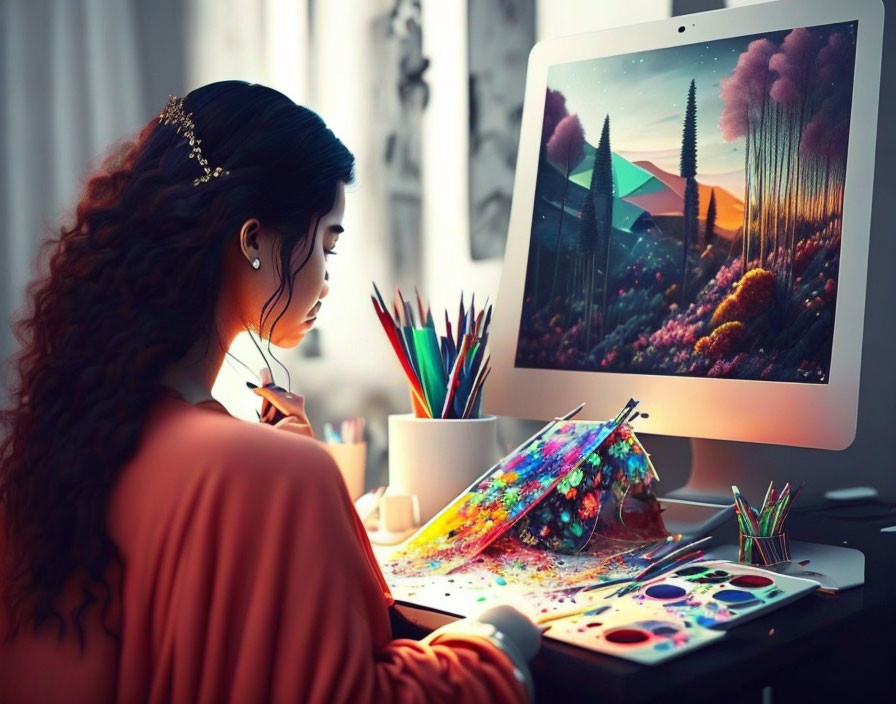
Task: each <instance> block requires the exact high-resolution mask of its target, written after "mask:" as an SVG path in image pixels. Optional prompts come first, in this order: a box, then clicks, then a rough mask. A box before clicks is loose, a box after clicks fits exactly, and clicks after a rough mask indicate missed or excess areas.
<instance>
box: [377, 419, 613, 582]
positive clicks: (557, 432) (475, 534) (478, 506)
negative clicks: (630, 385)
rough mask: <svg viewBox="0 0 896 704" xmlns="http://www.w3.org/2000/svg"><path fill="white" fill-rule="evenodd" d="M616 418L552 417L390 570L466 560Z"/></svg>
mask: <svg viewBox="0 0 896 704" xmlns="http://www.w3.org/2000/svg"><path fill="white" fill-rule="evenodd" d="M618 423H619V421H618V420H614V421H608V422H606V423H576V422H574V421H556V422H554V423H552V424H549V425H548V426H546V427H545V428H544V429H543V430H542V431H541V432H539V433H538V434H536V435H535V436H534V437H533V438H531V439H530V440H528V441H527V442H526V443H524V444H523V445H522V446H520V448H517V450H515V451H514V452H513V453H511V454H510V455H508V456H507V457H505V458H504V459H502V460H501V461H500V462H498V464H496V465H495V466H494V467H492V469H490V470H489V471H488V472H486V474H485V475H483V476H482V477H481V478H480V479H479V480H477V482H476V483H475V484H473V485H472V486H471V487H470V488H469V489H467V491H466V492H465V493H463V494H461V495H460V496H459V497H458V498H457V499H455V500H454V501H453V502H452V503H451V504H450V505H449V506H448V507H447V508H445V509H443V510H442V511H441V512H440V513H439V514H437V515H436V516H435V517H434V518H433V519H432V520H431V521H430V522H429V523H427V524H426V525H425V526H423V527H422V528H421V529H420V530H419V531H418V532H417V533H416V534H415V535H414V536H413V538H412V539H411V540H410V541H409V543H408V544H407V545H406V546H405V547H404V548H403V549H401V550H400V551H399V552H397V553H396V554H395V555H393V556H392V558H391V559H390V568H391V571H392V572H394V573H396V574H404V575H419V574H424V573H432V574H445V573H448V572H450V571H451V570H453V569H455V568H457V567H460V566H461V565H464V564H466V563H467V562H469V561H470V560H472V559H473V558H474V557H476V555H478V554H479V553H481V552H482V551H483V550H484V549H485V548H487V547H488V546H489V545H490V544H492V543H493V542H494V541H495V540H496V539H497V538H499V537H500V536H501V535H503V534H504V533H505V532H506V531H507V530H508V529H509V528H510V526H511V525H513V523H515V522H516V521H517V520H518V519H519V518H521V517H522V516H523V515H525V513H526V512H527V511H529V510H530V509H531V508H532V507H533V506H535V505H536V504H537V503H538V502H539V501H541V500H542V499H543V498H544V497H545V496H546V495H547V494H548V493H549V492H550V491H551V490H552V489H554V487H555V486H556V485H557V483H558V482H559V481H560V480H561V479H563V478H564V477H565V476H567V475H568V474H569V473H570V472H572V471H573V470H575V469H576V468H577V467H579V465H581V463H582V462H583V461H584V460H585V458H586V457H588V456H589V455H590V454H591V453H592V452H593V451H594V450H596V449H597V448H598V447H599V446H600V444H601V443H603V442H604V440H606V438H607V437H608V436H609V435H610V434H611V433H612V432H613V431H614V430H615V429H616V427H617V425H618Z"/></svg>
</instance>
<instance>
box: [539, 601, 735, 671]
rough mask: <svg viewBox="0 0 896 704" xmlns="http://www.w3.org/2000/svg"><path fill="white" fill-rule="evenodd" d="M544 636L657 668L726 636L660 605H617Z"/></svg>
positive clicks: (572, 619) (560, 623)
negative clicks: (656, 666)
mask: <svg viewBox="0 0 896 704" xmlns="http://www.w3.org/2000/svg"><path fill="white" fill-rule="evenodd" d="M544 636H545V637H546V638H553V639H554V640H559V641H563V642H565V643H570V644H571V645H576V646H578V647H580V648H587V649H588V650H594V651H596V652H599V653H604V654H605V655H613V656H615V657H620V658H625V659H626V660H632V661H634V662H638V663H641V664H644V665H655V664H657V663H660V662H663V661H665V660H669V659H670V658H674V657H677V656H679V655H683V654H684V653H688V652H691V651H693V650H696V649H697V648H701V647H703V646H704V645H709V644H710V643H713V642H715V641H717V640H719V639H720V638H724V636H725V633H724V632H723V631H717V630H713V629H711V628H706V627H704V626H700V625H698V624H697V623H695V622H694V621H693V619H691V618H689V617H688V616H686V615H685V616H681V615H676V614H670V613H668V612H667V611H666V610H665V609H664V608H663V606H662V605H659V604H647V605H645V606H640V605H635V604H633V603H616V604H605V605H602V606H600V605H598V606H595V608H594V609H592V610H590V611H586V612H584V613H582V614H577V615H575V616H567V617H566V618H562V619H557V620H556V621H551V622H549V623H548V629H547V630H546V631H545V632H544Z"/></svg>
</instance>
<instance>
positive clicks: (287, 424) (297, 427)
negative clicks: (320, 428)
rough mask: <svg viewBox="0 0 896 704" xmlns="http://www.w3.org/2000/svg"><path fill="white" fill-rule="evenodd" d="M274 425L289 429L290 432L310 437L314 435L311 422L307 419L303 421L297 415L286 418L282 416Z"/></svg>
mask: <svg viewBox="0 0 896 704" xmlns="http://www.w3.org/2000/svg"><path fill="white" fill-rule="evenodd" d="M274 427H275V428H282V429H283V430H288V431H289V432H290V433H298V434H299V435H304V436H306V437H309V438H313V437H314V431H313V430H312V429H311V423H309V422H307V419H306V420H305V421H302V420H301V419H300V418H297V417H296V416H286V418H281V419H280V420H278V421H277V422H276V423H274Z"/></svg>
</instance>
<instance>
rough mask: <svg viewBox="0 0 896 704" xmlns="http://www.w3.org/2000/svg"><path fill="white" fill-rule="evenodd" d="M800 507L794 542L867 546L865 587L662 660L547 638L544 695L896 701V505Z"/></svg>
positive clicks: (423, 616) (417, 612)
mask: <svg viewBox="0 0 896 704" xmlns="http://www.w3.org/2000/svg"><path fill="white" fill-rule="evenodd" d="M798 508H799V507H794V513H793V514H792V515H791V518H790V521H789V523H790V533H791V539H793V540H798V541H805V542H817V543H827V544H830V545H846V546H847V547H852V548H856V549H858V550H861V551H862V552H863V553H864V554H865V584H864V585H863V586H861V587H855V588H853V589H849V590H846V591H843V592H840V593H838V594H835V595H830V594H824V593H821V592H814V593H812V594H810V595H808V596H806V597H804V598H802V599H799V600H798V601H796V602H794V603H792V604H789V605H786V606H783V607H781V608H780V609H778V610H776V611H773V612H771V613H770V614H768V615H766V616H762V617H758V618H756V619H754V620H751V621H749V622H747V623H745V624H743V625H740V626H735V627H734V628H732V629H731V630H730V631H728V633H727V635H726V636H725V638H724V639H721V640H719V641H718V642H716V643H713V644H711V645H708V646H706V647H705V648H701V649H700V650H697V651H694V652H692V653H687V654H684V655H682V656H680V657H677V658H675V659H672V660H669V661H668V662H666V663H663V664H660V665H654V666H646V665H639V664H637V663H633V662H629V661H627V660H622V659H620V658H614V657H610V656H606V655H601V654H599V653H594V652H591V651H588V650H583V649H581V648H576V647H574V646H571V645H567V644H565V643H560V642H558V641H554V640H551V639H549V638H545V639H543V641H542V648H541V651H540V652H539V653H538V655H536V657H535V659H534V660H533V661H532V663H531V668H532V673H533V675H534V677H535V683H536V693H537V701H538V702H600V703H601V704H603V703H606V702H626V704H635V703H637V702H661V701H662V702H685V701H686V702H688V704H692V703H696V702H725V703H726V704H736V703H740V702H756V703H757V704H758V702H761V701H762V702H768V701H772V702H775V704H778V703H779V702H810V701H811V702H826V701H853V702H858V701H869V702H871V701H880V702H896V533H881V532H880V529H881V528H882V527H884V526H887V525H896V510H893V508H892V507H891V506H889V505H884V504H880V503H863V504H853V505H851V506H842V507H838V508H822V509H818V510H816V509H810V508H804V509H803V510H802V511H798ZM396 611H397V612H398V617H399V618H398V619H397V620H396V624H395V625H396V629H397V630H398V631H401V630H402V626H404V630H405V633H407V635H411V636H413V635H419V634H413V633H410V632H408V630H407V628H408V626H410V627H411V628H412V629H413V628H418V629H421V630H424V631H425V630H429V629H432V628H436V627H438V626H439V625H441V624H443V623H447V622H448V621H451V620H453V619H452V618H451V617H450V616H445V615H443V614H439V613H435V612H431V611H426V610H423V609H419V608H412V607H408V606H404V605H398V606H396ZM405 619H406V621H405ZM408 622H409V623H408ZM763 690H765V693H764V696H763ZM769 695H771V696H770V697H769Z"/></svg>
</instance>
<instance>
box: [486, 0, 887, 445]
mask: <svg viewBox="0 0 896 704" xmlns="http://www.w3.org/2000/svg"><path fill="white" fill-rule="evenodd" d="M853 20H857V21H858V30H857V42H856V61H855V79H854V86H853V99H852V110H851V115H850V134H849V140H848V152H847V154H848V156H847V165H846V180H845V189H844V203H843V232H844V233H847V232H853V233H855V234H853V235H850V236H848V237H847V236H846V235H845V234H844V237H843V239H842V241H841V252H840V272H839V280H838V293H837V302H836V309H835V318H834V320H835V328H834V340H833V347H832V354H831V369H830V376H829V378H830V381H829V383H827V384H812V383H806V384H803V383H798V382H770V381H754V380H737V379H718V378H700V377H676V376H657V375H645V374H627V373H625V374H624V373H607V372H584V371H566V370H553V369H527V368H517V367H515V366H514V360H515V355H516V346H517V337H518V332H519V324H520V314H521V306H522V300H523V287H524V280H525V272H526V264H527V257H528V248H529V236H530V231H531V225H532V211H533V203H534V193H535V181H536V173H537V169H538V156H539V148H538V147H539V141H540V139H541V129H542V118H543V113H544V99H545V92H546V87H547V73H548V68H549V66H551V65H553V64H564V63H570V62H574V61H580V60H584V59H591V58H600V57H609V56H614V55H618V54H628V53H633V52H641V51H648V50H651V49H662V48H667V47H674V46H681V45H685V44H692V43H697V42H703V41H712V40H716V39H725V38H730V37H740V36H748V35H752V34H761V33H763V32H772V31H778V30H782V29H793V28H796V27H806V26H808V27H811V26H817V25H825V24H832V23H838V22H849V21H853ZM682 26H684V27H685V31H683V32H680V31H679V27H682ZM882 43H883V5H882V3H881V2H880V0H848V1H838V0H787V1H785V0H781V1H779V2H770V3H763V4H758V5H750V6H746V7H740V8H731V9H725V10H715V11H712V12H704V13H698V14H694V15H686V16H682V17H673V18H669V19H664V20H659V21H655V22H647V23H644V24H638V25H632V26H627V27H616V28H613V29H608V30H602V31H599V32H589V33H585V34H577V35H573V36H569V37H560V38H554V39H548V40H544V41H541V42H539V43H538V44H536V45H535V46H534V47H533V49H532V51H531V53H530V55H529V64H528V71H527V76H526V93H525V103H524V107H523V116H522V129H521V133H520V145H519V151H518V154H517V164H516V174H515V181H514V191H513V203H512V206H511V214H510V225H509V232H508V237H507V248H506V251H505V254H504V267H503V269H502V272H501V281H500V285H499V288H498V294H497V298H496V300H495V317H494V321H493V323H492V332H491V335H490V338H491V350H492V366H493V369H494V373H493V374H491V378H490V379H489V383H488V384H486V385H485V391H484V398H483V409H484V410H485V411H487V412H488V413H493V414H496V415H506V416H513V417H518V418H533V419H546V418H550V417H555V416H558V415H562V414H564V413H566V412H568V411H569V410H570V409H572V408H574V407H576V406H577V405H579V403H581V402H583V401H584V402H585V404H586V405H585V408H584V409H583V410H582V412H581V413H580V414H579V415H578V416H577V419H581V420H605V419H607V418H611V417H613V416H614V415H615V414H616V413H617V412H618V410H619V409H620V408H622V407H623V405H624V404H625V402H626V401H627V400H628V399H629V398H630V397H634V398H636V399H639V400H640V401H641V408H642V409H643V410H644V411H645V412H647V413H649V418H639V419H638V429H639V430H640V431H642V432H645V433H657V434H661V435H675V436H685V437H698V438H714V439H721V440H737V441H747V442H759V443H774V444H781V445H794V446H802V447H815V448H824V449H831V450H842V449H845V448H847V447H848V446H849V445H850V444H851V443H852V442H853V440H854V439H855V431H856V422H857V411H858V389H859V374H860V368H861V356H862V334H863V327H864V309H865V286H866V281H867V269H868V245H869V239H870V225H871V196H872V184H873V174H874V151H875V142H876V136H877V107H878V92H879V86H880V65H881V51H882Z"/></svg>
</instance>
